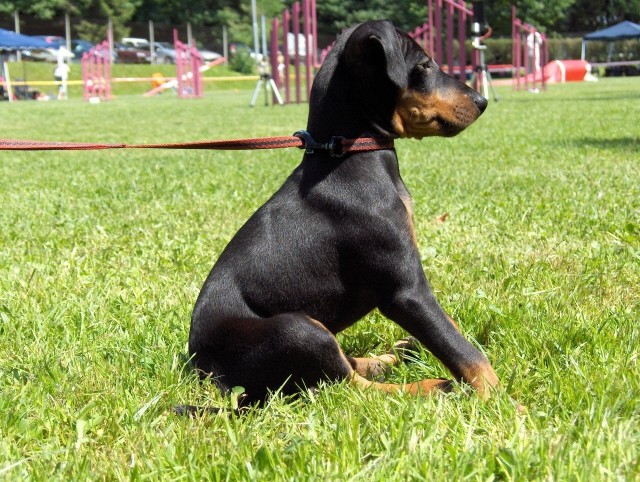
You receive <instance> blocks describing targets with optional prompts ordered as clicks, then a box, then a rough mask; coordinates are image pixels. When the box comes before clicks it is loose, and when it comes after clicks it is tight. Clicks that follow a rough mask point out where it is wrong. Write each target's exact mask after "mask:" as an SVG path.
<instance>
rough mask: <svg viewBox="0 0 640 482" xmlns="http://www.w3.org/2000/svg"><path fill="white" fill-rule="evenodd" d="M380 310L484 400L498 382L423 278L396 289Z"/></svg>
mask: <svg viewBox="0 0 640 482" xmlns="http://www.w3.org/2000/svg"><path fill="white" fill-rule="evenodd" d="M380 310H381V311H382V313H383V314H384V315H385V316H387V317H388V318H390V319H392V320H393V321H395V322H396V323H398V324H399V325H400V326H401V327H403V328H404V329H405V330H407V331H408V332H409V333H411V334H412V335H413V336H415V337H416V338H417V339H418V340H420V342H421V343H422V344H424V345H425V346H426V347H427V348H428V349H429V351H431V353H433V354H434V355H435V356H436V357H437V358H438V359H439V360H440V361H441V362H442V363H443V364H444V365H445V366H446V367H447V368H448V369H449V370H450V371H451V373H452V374H453V375H454V377H456V379H458V380H464V381H465V382H466V383H468V384H470V385H471V386H472V387H474V388H475V389H476V390H477V391H478V394H479V396H480V397H481V398H482V399H485V400H486V399H488V398H489V397H490V394H491V389H492V388H493V387H496V386H497V385H498V384H499V380H498V377H497V376H496V374H495V372H494V371H493V368H492V367H491V365H490V363H489V361H488V360H487V358H486V357H485V356H484V355H483V354H482V353H481V352H480V351H479V350H478V349H477V348H476V347H474V346H473V345H472V344H471V343H470V342H469V341H468V340H467V339H466V338H465V337H464V336H463V335H462V334H461V333H460V331H459V330H458V327H457V325H456V324H455V323H454V322H453V320H452V319H451V318H450V317H449V316H448V315H447V314H446V313H445V312H444V310H443V309H442V307H441V306H440V305H439V304H438V302H437V301H436V299H435V297H434V296H433V293H432V291H431V289H430V288H429V284H428V282H427V280H426V278H424V277H422V279H420V280H418V281H416V282H415V283H412V284H411V285H410V286H403V287H400V288H398V289H397V290H396V291H395V293H394V294H393V296H392V297H391V298H389V300H388V303H386V304H385V305H382V306H380Z"/></svg>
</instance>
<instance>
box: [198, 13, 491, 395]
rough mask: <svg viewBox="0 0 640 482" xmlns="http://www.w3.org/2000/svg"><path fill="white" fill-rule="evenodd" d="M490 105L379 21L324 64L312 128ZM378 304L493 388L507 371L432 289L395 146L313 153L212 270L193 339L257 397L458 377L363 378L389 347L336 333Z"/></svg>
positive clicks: (424, 124) (431, 122) (483, 390)
mask: <svg viewBox="0 0 640 482" xmlns="http://www.w3.org/2000/svg"><path fill="white" fill-rule="evenodd" d="M486 105H487V102H486V100H485V99H484V98H483V97H481V96H480V95H479V94H477V93H476V92H475V91H474V90H472V89H470V88H468V87H467V86H465V85H464V84H461V83H459V82H458V81H456V80H454V79H452V78H451V77H449V76H447V75H445V74H444V73H442V72H441V71H440V69H439V68H438V66H437V65H436V64H435V63H434V61H433V60H432V59H431V58H430V57H429V56H428V55H426V54H425V52H424V51H423V50H422V48H421V47H420V46H419V45H418V44H417V43H415V42H414V41H413V40H412V39H411V38H410V37H409V36H407V35H406V34H405V33H402V32H401V31H399V30H397V29H396V28H395V27H394V26H393V25H392V24H391V23H389V22H387V21H372V22H367V23H363V24H361V25H358V26H356V27H352V28H350V29H349V30H347V31H345V32H344V33H343V34H342V35H341V36H340V38H339V39H338V40H337V42H336V44H335V46H334V47H333V49H332V50H331V53H330V54H329V56H328V57H327V59H326V60H325V62H324V64H323V65H322V68H321V69H320V71H319V72H318V75H317V76H316V78H315V81H314V84H313V88H312V92H311V102H310V112H309V122H308V126H307V130H308V132H309V133H310V134H311V136H312V137H313V138H314V139H315V140H316V141H318V142H327V141H328V140H329V139H330V138H331V137H333V136H343V137H345V138H350V139H355V138H358V137H362V136H368V137H383V138H397V137H413V138H417V139H420V138H422V137H425V136H453V135H456V134H458V133H459V132H460V131H462V130H463V129H464V128H466V127H467V126H468V125H470V124H471V123H472V122H474V121H475V120H476V119H477V118H478V117H479V116H480V114H482V112H483V111H484V109H485V107H486ZM374 308H378V309H379V310H380V311H381V312H382V313H383V314H384V315H385V316H387V317H388V318H390V319H391V320H393V321H394V322H396V323H398V324H399V325H400V326H401V327H403V328H404V329H406V330H407V331H408V332H409V333H410V334H411V335H413V336H414V337H415V338H417V339H418V340H419V341H420V342H421V343H423V344H424V345H425V346H426V347H427V348H428V349H429V350H430V351H431V352H432V353H433V354H434V355H435V356H436V357H438V358H439V359H440V360H441V361H442V363H444V365H445V366H446V367H447V368H448V369H449V370H450V371H451V373H452V374H453V376H454V377H455V378H456V379H458V380H462V381H465V382H467V383H469V384H470V385H472V386H473V387H475V388H476V389H477V390H478V392H479V394H480V396H481V397H483V398H486V397H488V396H489V392H490V388H491V387H492V386H496V385H497V384H498V378H497V377H496V375H495V373H494V371H493V369H492V368H491V366H490V364H489V362H488V361H487V359H486V358H485V357H484V356H483V355H482V354H481V353H480V352H479V351H478V350H477V349H476V348H475V347H474V346H473V345H472V344H471V343H469V342H468V341H467V340H466V339H465V338H464V337H463V336H462V335H461V334H460V332H459V331H458V329H457V326H456V325H455V323H453V321H452V320H451V319H450V318H449V317H448V316H447V315H446V314H445V312H444V311H443V310H442V308H441V307H440V305H439V304H438V303H437V301H436V300H435V298H434V296H433V293H432V292H431V289H430V288H429V284H428V282H427V279H426V277H425V275H424V272H423V269H422V264H421V262H420V256H419V253H418V249H417V247H416V239H415V235H414V232H413V226H412V211H411V200H410V197H409V193H408V192H407V189H406V188H405V186H404V184H403V182H402V179H401V178H400V174H399V170H398V158H397V157H396V153H395V150H394V149H392V148H390V149H384V150H377V151H373V152H362V153H351V154H348V155H346V156H344V157H341V158H336V157H332V156H331V155H330V154H329V153H328V152H326V151H323V150H316V151H314V152H313V153H309V152H307V153H305V155H304V157H303V159H302V163H301V164H300V165H299V166H298V167H297V168H296V169H295V170H294V171H293V173H292V174H291V175H290V176H289V178H288V179H287V180H286V182H285V183H284V185H283V186H282V187H281V188H280V189H279V190H278V191H277V192H276V193H275V194H274V195H273V197H272V198H271V199H270V200H269V201H267V203H266V204H265V205H264V206H262V207H261V208H260V209H259V210H258V211H257V212H256V213H255V214H254V215H253V216H252V217H251V218H250V219H249V220H248V221H247V223H246V224H245V225H244V226H243V227H242V228H241V229H240V231H238V233H237V234H236V235H235V237H234V238H233V239H232V240H231V242H230V243H229V245H228V246H227V247H226V249H225V250H224V251H223V253H222V254H221V255H220V258H219V259H218V261H217V263H216V264H215V266H214V267H213V269H212V270H211V273H210V274H209V276H208V278H207V280H206V282H205V283H204V286H203V288H202V291H201V293H200V296H199V297H198V301H197V303H196V305H195V309H194V311H193V317H192V322H191V332H190V335H189V352H190V354H191V355H192V356H193V362H194V364H195V366H196V368H197V370H198V371H199V372H200V373H201V374H202V375H203V376H210V377H211V378H212V379H213V380H214V381H215V382H216V383H217V385H218V386H219V387H221V388H222V389H223V390H227V389H230V388H231V387H234V386H242V387H244V388H245V391H246V396H247V401H250V402H256V401H262V400H264V399H265V398H266V397H267V396H268V394H269V392H270V391H275V390H278V389H282V392H283V393H285V394H289V393H293V392H295V391H296V390H299V388H300V387H313V386H315V385H316V384H317V383H318V382H320V381H321V380H351V381H352V382H353V383H355V384H357V385H361V386H374V387H377V388H380V389H382V390H386V391H398V390H406V391H408V392H410V393H427V392H429V391H431V390H434V389H446V388H447V387H448V386H449V385H450V382H449V381H447V380H441V379H437V380H422V381H419V382H416V383H411V384H407V385H394V384H385V383H378V382H373V381H370V380H368V379H366V378H365V377H366V375H367V373H370V372H371V371H375V370H376V369H377V367H378V366H379V364H380V360H376V359H358V358H351V357H349V356H347V355H345V354H344V353H343V352H342V350H341V349H340V346H339V345H338V342H337V341H336V338H335V334H336V333H338V332H339V331H341V330H344V329H345V328H347V327H348V326H351V325H352V324H353V323H355V322H356V321H358V320H359V319H360V318H362V317H363V316H364V315H366V314H367V313H369V312H370V311H371V310H373V309H374ZM381 358H382V359H383V360H384V361H387V362H393V357H387V358H386V359H385V358H384V357H381Z"/></svg>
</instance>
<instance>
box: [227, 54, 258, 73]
mask: <svg viewBox="0 0 640 482" xmlns="http://www.w3.org/2000/svg"><path fill="white" fill-rule="evenodd" d="M255 63H256V62H255V60H254V59H252V58H251V55H250V54H249V52H247V51H245V50H239V51H237V52H236V53H235V54H233V55H232V56H231V60H230V61H229V67H231V69H232V70H235V71H236V72H240V73H241V74H253V73H254V72H255Z"/></svg>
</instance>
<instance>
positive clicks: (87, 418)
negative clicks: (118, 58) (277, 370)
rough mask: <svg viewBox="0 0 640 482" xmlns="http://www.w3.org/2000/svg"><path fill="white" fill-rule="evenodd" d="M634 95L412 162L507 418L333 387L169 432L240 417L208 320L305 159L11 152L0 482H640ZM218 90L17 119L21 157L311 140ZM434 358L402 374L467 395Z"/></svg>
mask: <svg viewBox="0 0 640 482" xmlns="http://www.w3.org/2000/svg"><path fill="white" fill-rule="evenodd" d="M638 89H639V84H638V79H612V80H609V79H605V80H603V81H600V82H598V83H595V84H590V83H584V84H568V85H557V86H551V87H550V88H549V90H548V91H547V92H544V93H541V94H539V95H532V94H529V93H527V92H516V93H513V92H511V90H510V89H508V88H504V89H502V90H500V91H499V93H500V94H501V96H502V98H501V100H500V102H498V103H495V102H491V103H490V106H489V108H488V110H487V112H486V113H485V115H484V116H483V117H481V118H480V120H479V121H478V122H477V124H475V125H474V126H472V127H470V128H469V129H468V131H466V132H465V133H463V134H461V135H460V136H459V137H457V138H455V139H425V140H423V141H422V142H417V141H400V142H398V153H399V157H400V159H401V161H400V162H401V169H402V174H403V177H404V179H405V181H406V183H407V185H408V187H409V190H410V191H411V192H412V194H413V196H414V199H415V215H416V229H417V236H418V241H419V244H420V246H421V253H422V257H423V263H424V269H425V271H426V272H427V275H428V277H429V278H430V280H431V283H432V286H433V288H434V290H435V292H436V295H437V296H438V298H439V299H440V300H441V302H442V304H443V306H444V307H445V308H446V309H447V310H448V311H449V312H450V313H451V314H452V315H453V316H454V317H455V318H456V319H457V320H458V321H459V322H460V325H461V327H462V329H463V331H464V332H465V334H466V335H467V336H468V337H469V338H470V339H471V340H473V342H474V343H475V344H477V345H478V346H479V347H481V348H482V349H483V350H484V351H485V352H486V354H487V356H488V357H489V359H490V360H491V361H492V363H493V365H494V367H495V369H496V371H497V373H498V374H499V376H500V377H501V378H502V380H503V382H504V385H505V389H504V390H503V391H501V392H500V393H497V394H496V397H495V398H494V399H492V400H491V401H489V402H486V403H483V402H481V401H479V400H478V399H477V398H476V397H475V396H473V394H471V393H469V392H468V391H467V390H465V389H464V387H460V388H459V389H458V390H456V391H455V392H454V393H451V394H447V395H439V396H435V397H431V398H426V399H413V398H411V397H409V396H405V395H401V394H398V395H393V396H389V395H383V394H379V393H375V392H372V391H364V392H363V391H359V390H356V389H354V388H352V387H349V386H347V385H346V384H338V385H328V386H325V387H323V388H322V389H321V390H320V391H319V392H318V393H309V394H304V395H303V397H302V398H301V399H299V400H296V401H288V400H284V399H282V398H279V397H276V398H274V399H273V400H272V401H271V402H270V403H269V405H268V406H267V407H266V408H264V409H261V410H254V411H251V412H250V413H248V414H247V415H246V416H244V417H241V418H237V417H233V416H228V415H218V416H207V417H203V418H200V419H196V420H191V419H186V418H179V417H176V416H174V415H172V414H171V412H170V407H172V406H174V405H176V404H181V403H196V404H201V405H213V406H229V405H230V404H231V403H232V402H231V401H230V400H228V399H224V398H222V397H221V396H220V395H219V393H218V392H217V391H216V390H214V389H213V388H212V387H210V386H209V385H207V384H200V383H198V382H197V380H196V378H195V376H194V375H193V374H192V373H191V371H190V370H189V369H188V367H187V366H186V355H185V354H186V340H187V334H188V329H189V317H190V313H191V309H192V307H193V304H194V302H195V299H196V296H197V294H198V291H199V288H200V286H201V284H202V282H203V281H204V278H205V276H206V275H207V273H208V271H209V269H210V267H211V265H212V264H213V262H214V260H215V259H216V257H217V256H218V255H219V253H220V252H221V250H222V249H223V248H224V246H225V244H226V243H227V242H228V240H229V239H230V238H231V236H232V235H233V234H234V232H235V231H236V230H237V229H238V227H239V226H241V224H242V223H243V222H244V221H245V220H246V218H247V217H248V216H249V215H250V214H251V213H252V212H253V211H254V210H255V209H256V208H257V207H258V206H259V205H260V204H262V203H263V202H264V201H265V200H266V199H267V198H268V197H269V196H270V194H271V193H272V192H273V191H274V190H275V189H276V188H277V187H278V186H279V185H280V183H281V182H282V181H283V179H284V178H285V176H286V175H287V174H288V173H289V172H290V171H291V170H292V169H293V168H294V166H295V165H296V164H297V163H298V162H299V159H300V152H299V151H297V150H282V151H270V152H250V153H247V152H214V151H209V152H207V151H202V152H200V151H182V152H180V151H161V150H155V151H109V152H107V151H96V152H67V153H64V152H39V153H38V152H36V153H12V152H4V153H0V206H1V209H0V226H1V227H2V229H1V230H0V478H4V479H7V480H16V479H33V480H114V479H131V480H149V479H151V480H159V479H162V480H173V479H175V480H178V479H179V480H278V481H279V480H340V481H342V480H367V481H368V480H442V481H451V480H496V479H497V480H563V481H564V480H575V481H579V480H637V479H638V478H639V477H640V455H639V452H640V450H639V447H640V428H639V427H640V375H639V373H640V370H639V366H638V365H639V361H638V347H639V346H640V325H639V324H638V321H639V314H640V288H639V286H640V154H639V152H640V150H639V148H640V141H639V139H640V123H638V112H639V111H640V97H639V96H638ZM208 92H209V93H208V94H207V96H206V97H205V98H204V99H202V100H194V101H184V100H183V101H181V100H178V99H176V98H175V97H173V96H170V95H163V96H161V97H159V98H152V99H147V98H142V97H141V96H120V97H119V98H118V99H117V100H115V101H113V102H110V103H102V104H99V105H89V104H84V103H82V102H81V101H80V100H77V99H72V100H70V101H68V102H48V103H46V102H44V103H40V102H17V103H15V104H11V105H10V104H8V103H3V104H2V134H1V136H2V137H6V138H23V139H28V138H33V139H47V140H73V141H106V142H139V143H145V142H162V141H166V142H171V141H185V140H195V139H219V138H236V137H253V136H256V137H257V136H270V135H288V134H290V133H292V132H294V131H295V130H297V129H299V128H301V127H304V125H305V121H306V109H307V108H306V106H305V105H299V106H287V107H284V108H280V107H269V108H265V107H263V106H262V105H261V104H260V103H259V104H258V106H256V108H254V109H249V108H248V107H247V104H248V102H249V100H250V97H251V90H244V91H239V92H233V91H230V92H225V93H222V92H218V91H215V90H209V91H208ZM443 213H449V218H448V220H447V221H446V222H445V223H443V224H438V223H436V222H435V220H436V218H437V217H438V216H439V215H441V214H443ZM402 335H403V332H402V331H401V330H400V329H399V328H398V327H396V326H395V325H394V324H392V323H391V322H390V321H387V320H385V319H383V317H381V316H380V315H379V314H377V313H374V314H371V315H370V316H368V317H367V318H365V319H364V320H362V321H361V322H360V323H358V324H357V325H356V326H355V327H353V328H350V329H349V330H347V332H345V333H344V334H341V335H340V341H341V343H342V345H343V346H344V348H345V350H346V351H348V352H349V353H352V354H355V355H361V354H367V353H381V352H383V351H384V350H385V349H386V347H387V346H388V345H389V344H391V343H392V342H393V341H394V340H395V339H397V338H398V337H400V336H402ZM421 360H422V361H421V362H419V363H415V364H412V365H408V366H403V367H399V368H398V369H395V370H394V372H393V373H392V375H391V376H392V379H394V380H402V379H406V380H416V379H419V378H423V377H428V376H446V375H447V374H446V371H445V370H444V369H443V368H442V367H441V366H440V365H439V364H438V362H437V361H436V360H435V359H434V358H433V357H432V356H430V355H429V354H428V353H422V354H421ZM510 396H513V397H514V398H515V399H517V400H518V401H519V402H521V403H523V404H525V405H526V406H527V407H528V414H527V415H518V414H517V413H516V412H515V410H514V409H513V406H512V402H511V398H510Z"/></svg>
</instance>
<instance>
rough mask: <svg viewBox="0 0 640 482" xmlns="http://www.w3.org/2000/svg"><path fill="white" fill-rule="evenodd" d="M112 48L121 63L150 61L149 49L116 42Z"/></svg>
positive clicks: (144, 62)
mask: <svg viewBox="0 0 640 482" xmlns="http://www.w3.org/2000/svg"><path fill="white" fill-rule="evenodd" d="M114 50H115V52H116V54H117V55H118V62H120V63H123V64H148V63H149V62H151V53H150V52H149V49H141V48H137V47H133V46H131V45H124V44H121V43H116V44H115V46H114Z"/></svg>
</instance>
